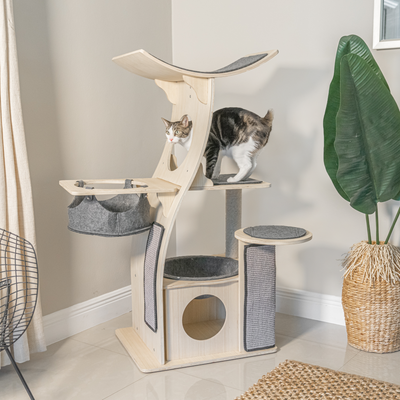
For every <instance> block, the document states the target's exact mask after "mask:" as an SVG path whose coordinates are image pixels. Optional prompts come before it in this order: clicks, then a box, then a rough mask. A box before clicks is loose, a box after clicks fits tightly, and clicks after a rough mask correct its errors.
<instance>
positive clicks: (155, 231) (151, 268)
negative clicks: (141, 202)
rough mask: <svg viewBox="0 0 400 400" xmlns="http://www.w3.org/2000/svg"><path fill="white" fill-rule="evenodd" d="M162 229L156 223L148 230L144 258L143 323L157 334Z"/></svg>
mask: <svg viewBox="0 0 400 400" xmlns="http://www.w3.org/2000/svg"><path fill="white" fill-rule="evenodd" d="M163 235H164V227H163V226H162V225H160V224H158V223H157V222H155V223H154V224H153V226H152V227H151V229H150V233H149V237H148V238H147V244H146V254H145V256H144V321H145V322H146V325H147V326H148V327H149V328H150V329H151V330H152V331H153V332H157V296H156V291H157V290H156V283H157V265H158V256H159V255H160V247H161V241H162V237H163Z"/></svg>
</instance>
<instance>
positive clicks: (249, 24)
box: [172, 0, 400, 295]
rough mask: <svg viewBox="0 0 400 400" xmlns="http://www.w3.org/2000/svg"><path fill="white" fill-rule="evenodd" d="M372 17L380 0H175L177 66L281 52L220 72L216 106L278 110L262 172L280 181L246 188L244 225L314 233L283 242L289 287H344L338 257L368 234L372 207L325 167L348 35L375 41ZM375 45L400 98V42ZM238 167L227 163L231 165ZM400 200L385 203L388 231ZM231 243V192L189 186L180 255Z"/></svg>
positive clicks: (282, 278) (206, 66) (207, 65)
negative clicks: (334, 90)
mask: <svg viewBox="0 0 400 400" xmlns="http://www.w3.org/2000/svg"><path fill="white" fill-rule="evenodd" d="M372 17H373V0H367V1H366V0H353V1H348V0H324V1H316V0H301V1H298V0H287V1H272V0H268V1H261V0H257V1H255V0H249V1H236V0H235V1H232V0H229V1H228V0H220V1H217V2H216V1H213V0H203V1H201V2H199V1H188V0H172V37H173V59H174V63H175V64H176V65H180V66H184V67H188V68H193V69H199V70H212V69H214V68H219V67H222V66H224V65H226V64H229V63H230V62H232V61H234V60H236V59H237V58H240V57H241V56H244V55H247V54H251V53H256V52H260V51H263V50H268V49H274V48H277V49H279V51H280V54H279V55H278V56H277V57H276V58H275V59H273V60H272V61H270V62H269V63H268V64H265V65H263V66H261V67H259V68H257V69H255V70H253V71H250V72H248V73H245V74H243V75H239V76H236V77H231V78H225V79H220V80H216V97H215V109H218V108H222V107H226V106H238V107H243V108H247V109H249V110H252V111H254V112H256V113H258V114H260V115H264V114H265V113H266V111H267V109H268V108H274V110H275V123H274V128H273V131H272V134H271V138H270V142H269V144H268V145H267V147H266V148H265V149H264V151H263V153H261V156H260V158H259V162H258V167H257V169H256V171H255V173H254V176H256V177H259V178H263V179H264V180H266V181H268V182H271V183H272V187H271V188H270V189H264V190H253V191H246V192H244V196H243V198H244V200H243V225H244V226H251V225H258V224H283V225H285V224H286V225H292V226H300V227H304V228H306V229H308V230H310V231H312V232H313V234H314V239H313V241H312V242H310V243H309V244H304V245H299V246H293V247H286V248H278V252H277V257H278V282H277V283H278V285H279V286H281V287H287V288H293V289H301V290H307V291H312V292H317V293H323V294H331V295H340V294H341V281H342V279H341V276H342V272H340V269H341V267H340V262H339V261H338V260H339V259H341V258H343V255H344V254H345V253H346V252H347V251H348V249H349V247H350V246H351V245H352V244H353V243H355V242H357V241H360V240H363V239H366V229H365V219H364V216H363V215H362V214H360V213H358V212H356V211H355V210H353V209H352V208H351V207H350V206H349V204H348V203H347V202H346V201H344V200H343V199H342V198H341V197H340V196H339V194H337V192H336V191H335V189H334V187H333V185H332V183H331V181H330V180H329V178H328V175H327V174H326V172H325V169H324V165H323V129H322V119H323V115H324V111H325V106H326V100H327V94H328V88H329V84H330V81H331V78H332V74H333V65H334V59H335V53H336V47H337V43H338V41H339V38H340V37H341V36H343V35H347V34H351V33H354V34H357V35H359V36H361V37H362V38H363V39H364V40H365V41H366V42H367V44H368V45H370V46H372ZM373 54H374V56H375V57H376V59H377V61H378V63H379V64H380V66H381V68H382V70H383V72H384V74H385V76H386V77H387V79H388V81H389V84H390V85H391V88H392V92H393V93H394V95H395V97H396V99H397V100H400V75H399V71H400V68H399V67H400V51H399V50H392V51H385V52H380V53H377V52H376V51H373ZM230 170H232V172H233V171H234V167H232V165H231V164H230V163H226V164H225V171H223V172H230ZM397 207H398V203H397V204H394V202H393V204H388V205H382V206H381V208H380V210H381V219H382V224H381V236H382V235H383V234H386V233H387V230H388V222H387V219H388V216H389V215H390V214H394V213H395V212H396V211H397ZM189 219H190V221H191V223H190V224H188V223H187V221H188V220H189ZM371 224H372V225H373V221H372V219H371ZM210 227H211V229H207V228H210ZM206 229H207V231H206ZM399 230H400V226H399V227H397V232H396V234H395V237H394V242H395V243H396V244H400V241H399ZM223 249H224V198H223V194H222V193H189V195H188V196H187V198H186V199H185V203H184V208H183V209H182V211H181V213H180V215H179V217H178V222H177V252H178V254H190V253H191V254H198V253H200V254H201V253H206V254H207V253H210V254H212V253H221V252H223Z"/></svg>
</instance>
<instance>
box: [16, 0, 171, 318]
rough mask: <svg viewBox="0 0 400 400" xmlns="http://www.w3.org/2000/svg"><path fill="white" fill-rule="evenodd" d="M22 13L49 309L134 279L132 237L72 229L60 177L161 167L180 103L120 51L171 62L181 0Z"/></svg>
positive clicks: (23, 5) (71, 2)
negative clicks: (123, 61)
mask: <svg viewBox="0 0 400 400" xmlns="http://www.w3.org/2000/svg"><path fill="white" fill-rule="evenodd" d="M14 13H15V25H16V36H17V45H18V55H19V68H20V79H21V92H22V106H23V113H24V120H25V129H26V137H27V143H28V155H29V162H30V168H31V177H32V185H33V196H34V206H35V216H36V230H37V243H38V257H39V264H40V282H41V293H42V306H43V313H44V315H46V314H49V313H52V312H54V311H57V310H60V309H64V308H66V307H69V306H71V305H73V304H77V303H79V302H82V301H85V300H88V299H91V298H93V297H96V296H99V295H101V294H104V293H108V292H110V291H113V290H115V289H118V288H121V287H124V286H126V285H128V284H129V283H130V277H129V257H130V246H131V239H130V238H129V237H128V238H101V237H92V236H86V235H78V234H74V233H71V232H69V231H68V230H67V206H68V204H69V203H70V202H71V200H72V197H71V196H70V195H69V194H68V193H67V192H65V191H64V190H63V189H61V187H60V186H59V185H58V181H59V180H61V179H81V178H125V177H149V176H151V175H152V173H153V171H154V169H155V167H156V164H157V161H158V158H159V155H160V153H161V150H162V147H163V144H164V136H163V131H164V128H163V124H162V122H161V120H160V116H164V117H168V116H169V115H170V112H171V111H170V110H171V107H170V104H169V103H168V101H167V100H166V98H165V95H164V93H163V92H162V91H161V90H160V89H159V88H158V87H156V85H154V83H153V82H152V81H150V80H146V79H143V78H140V77H137V76H134V75H133V74H130V73H129V72H127V71H125V70H123V69H121V68H120V67H118V66H117V65H116V64H114V63H113V62H112V61H111V58H112V57H114V56H117V55H120V54H123V53H126V52H130V51H133V50H137V49H140V48H144V49H146V50H147V51H149V52H150V53H153V54H156V55H157V56H159V57H161V58H163V59H165V60H167V61H171V54H172V50H171V4H170V1H169V0H162V1H160V0H157V1H156V0H150V1H139V0H68V1H65V0H48V1H45V0H35V1H32V0H16V1H15V2H14ZM158 135H159V136H158ZM149 138H150V140H149Z"/></svg>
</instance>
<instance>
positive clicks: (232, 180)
mask: <svg viewBox="0 0 400 400" xmlns="http://www.w3.org/2000/svg"><path fill="white" fill-rule="evenodd" d="M226 181H227V182H237V179H235V177H234V176H231V177H230V178H228V179H227V180H226Z"/></svg>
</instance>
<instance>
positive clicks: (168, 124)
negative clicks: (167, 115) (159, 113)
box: [161, 117, 172, 129]
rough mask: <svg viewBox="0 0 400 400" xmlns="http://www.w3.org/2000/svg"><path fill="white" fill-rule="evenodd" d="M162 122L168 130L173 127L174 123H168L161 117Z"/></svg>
mask: <svg viewBox="0 0 400 400" xmlns="http://www.w3.org/2000/svg"><path fill="white" fill-rule="evenodd" d="M161 119H162V121H163V122H164V125H165V127H166V128H167V129H168V128H169V127H170V126H171V125H172V122H169V121H167V120H166V119H164V118H163V117H161Z"/></svg>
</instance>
